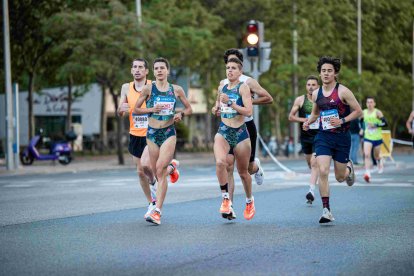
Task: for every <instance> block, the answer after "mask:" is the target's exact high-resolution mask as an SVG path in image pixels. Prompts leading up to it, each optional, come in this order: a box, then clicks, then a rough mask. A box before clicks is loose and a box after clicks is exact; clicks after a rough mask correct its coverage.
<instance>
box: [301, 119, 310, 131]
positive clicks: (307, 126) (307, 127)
mask: <svg viewBox="0 0 414 276" xmlns="http://www.w3.org/2000/svg"><path fill="white" fill-rule="evenodd" d="M302 129H303V130H304V131H308V130H309V122H308V121H306V122H304V123H303V126H302Z"/></svg>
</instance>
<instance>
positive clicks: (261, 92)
mask: <svg viewBox="0 0 414 276" xmlns="http://www.w3.org/2000/svg"><path fill="white" fill-rule="evenodd" d="M246 84H247V86H248V87H249V88H250V91H251V92H252V93H254V94H256V95H257V98H253V100H252V104H255V105H262V104H271V103H272V102H273V97H272V96H271V95H270V93H269V92H267V90H266V89H264V88H263V87H262V86H261V85H260V84H259V83H258V82H257V80H255V79H253V78H250V79H248V80H247V81H246Z"/></svg>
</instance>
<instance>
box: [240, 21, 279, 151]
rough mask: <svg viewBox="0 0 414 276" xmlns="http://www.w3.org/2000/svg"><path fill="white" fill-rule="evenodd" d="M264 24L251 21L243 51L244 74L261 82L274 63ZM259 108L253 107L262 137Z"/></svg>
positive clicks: (258, 131) (255, 122)
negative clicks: (261, 78)
mask: <svg viewBox="0 0 414 276" xmlns="http://www.w3.org/2000/svg"><path fill="white" fill-rule="evenodd" d="M264 31H265V29H264V23H263V22H260V21H257V20H250V21H249V22H248V23H247V29H246V42H247V47H246V48H244V49H242V52H243V56H244V59H243V60H244V62H243V72H245V73H250V74H251V76H252V78H254V79H255V80H257V81H259V78H260V75H261V74H263V73H265V72H267V71H269V69H270V65H271V64H272V61H271V59H270V53H271V51H272V49H271V46H272V43H271V42H269V41H265V40H264ZM259 115H260V114H259V106H258V105H254V106H253V118H254V124H255V125H256V130H257V133H258V134H259V135H260V120H259V118H260V117H259ZM256 149H259V139H257V141H256Z"/></svg>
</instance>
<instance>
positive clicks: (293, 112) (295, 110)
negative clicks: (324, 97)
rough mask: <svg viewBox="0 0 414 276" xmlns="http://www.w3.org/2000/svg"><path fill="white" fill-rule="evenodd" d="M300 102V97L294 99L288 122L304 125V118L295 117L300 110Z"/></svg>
mask: <svg viewBox="0 0 414 276" xmlns="http://www.w3.org/2000/svg"><path fill="white" fill-rule="evenodd" d="M301 102H302V96H299V97H297V98H296V99H295V102H294V103H293V106H292V109H291V110H290V113H289V121H291V122H297V123H304V122H306V121H307V119H306V118H301V117H299V116H297V113H298V111H299V109H300V104H301Z"/></svg>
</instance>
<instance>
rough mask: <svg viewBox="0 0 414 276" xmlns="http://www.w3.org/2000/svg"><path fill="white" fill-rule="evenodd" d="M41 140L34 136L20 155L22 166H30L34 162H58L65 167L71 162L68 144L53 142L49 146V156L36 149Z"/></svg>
mask: <svg viewBox="0 0 414 276" xmlns="http://www.w3.org/2000/svg"><path fill="white" fill-rule="evenodd" d="M41 139H42V136H40V135H36V136H34V137H33V138H32V139H31V140H30V143H29V145H28V146H27V148H26V149H25V150H24V151H22V152H21V153H20V161H21V162H22V164H23V165H31V164H32V163H33V161H34V160H40V161H42V160H53V161H54V160H58V161H59V163H60V164H62V165H67V164H69V163H70V162H71V161H72V148H71V146H70V143H68V142H64V141H60V142H55V143H53V144H52V145H51V147H50V152H49V154H41V153H39V151H38V150H37V148H36V145H37V144H38V143H39V141H40V140H41Z"/></svg>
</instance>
